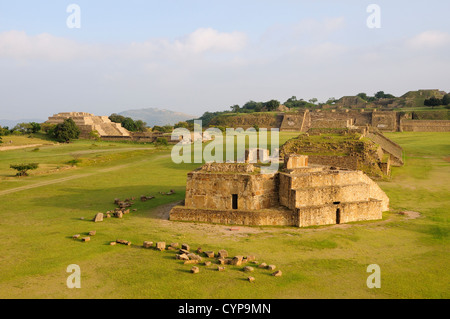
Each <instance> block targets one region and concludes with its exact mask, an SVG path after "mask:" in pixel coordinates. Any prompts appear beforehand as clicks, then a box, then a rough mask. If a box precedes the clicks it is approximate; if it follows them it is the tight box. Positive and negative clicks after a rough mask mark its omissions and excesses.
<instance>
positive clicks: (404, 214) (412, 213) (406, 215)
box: [398, 210, 421, 219]
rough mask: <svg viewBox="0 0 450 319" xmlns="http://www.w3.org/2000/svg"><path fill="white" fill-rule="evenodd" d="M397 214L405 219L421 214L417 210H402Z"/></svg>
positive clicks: (417, 216) (415, 217)
mask: <svg viewBox="0 0 450 319" xmlns="http://www.w3.org/2000/svg"><path fill="white" fill-rule="evenodd" d="M398 214H399V215H402V216H405V217H406V219H417V218H420V216H421V214H420V213H418V212H413V211H409V210H408V211H403V212H400V213H398Z"/></svg>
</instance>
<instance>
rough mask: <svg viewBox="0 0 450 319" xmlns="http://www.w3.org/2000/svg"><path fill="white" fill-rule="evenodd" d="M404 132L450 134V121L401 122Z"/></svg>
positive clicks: (401, 128)
mask: <svg viewBox="0 0 450 319" xmlns="http://www.w3.org/2000/svg"><path fill="white" fill-rule="evenodd" d="M400 130H401V131H403V132H450V121H423V120H401V125H400Z"/></svg>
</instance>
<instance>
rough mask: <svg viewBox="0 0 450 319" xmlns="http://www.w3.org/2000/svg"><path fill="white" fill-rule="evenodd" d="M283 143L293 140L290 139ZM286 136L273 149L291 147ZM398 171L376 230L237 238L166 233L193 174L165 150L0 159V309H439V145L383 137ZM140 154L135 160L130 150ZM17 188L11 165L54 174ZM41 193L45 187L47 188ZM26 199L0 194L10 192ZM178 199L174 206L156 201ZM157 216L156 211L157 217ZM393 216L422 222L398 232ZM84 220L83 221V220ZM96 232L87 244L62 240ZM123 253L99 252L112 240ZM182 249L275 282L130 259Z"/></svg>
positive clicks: (249, 230) (445, 185) (442, 279)
mask: <svg viewBox="0 0 450 319" xmlns="http://www.w3.org/2000/svg"><path fill="white" fill-rule="evenodd" d="M291 135H292V136H291ZM293 136H295V134H290V135H289V136H287V135H285V134H284V133H282V134H281V139H284V140H286V139H287V138H290V137H293ZM389 137H390V138H392V139H393V140H394V141H396V142H397V143H399V144H400V145H401V146H403V147H404V149H405V152H406V157H405V163H406V165H405V166H404V167H401V168H394V170H393V178H392V180H391V181H389V182H383V183H381V186H382V188H383V189H384V190H385V191H386V192H387V194H388V195H389V196H390V198H391V208H392V212H390V213H385V214H384V219H383V221H377V222H364V223H353V224H351V225H342V226H339V227H336V226H333V227H314V228H308V229H298V228H293V227H240V230H239V231H230V230H229V227H227V226H224V225H206V224H199V223H179V222H170V221H167V220H166V219H164V218H161V214H162V213H164V212H165V210H163V209H161V208H160V207H161V205H165V204H169V203H171V202H176V201H179V200H182V199H183V198H184V191H185V183H186V174H187V173H188V172H189V171H190V170H192V169H194V168H196V167H198V166H199V164H181V165H175V164H173V163H172V162H171V160H170V150H164V149H162V150H157V149H154V148H153V147H150V146H148V145H147V146H146V145H142V146H141V145H129V144H120V143H116V144H115V143H95V144H96V145H95V146H94V145H92V144H93V143H92V142H88V141H77V142H76V143H74V144H70V145H59V146H52V147H48V148H47V147H45V148H40V150H39V151H34V152H32V150H30V149H27V150H16V151H7V152H2V153H0V232H1V235H2V236H1V237H2V245H1V246H0V256H1V257H0V267H1V269H2V272H1V273H0V297H1V298H341V297H342V298H449V297H450V291H449V287H450V285H449V284H450V282H449V278H450V276H449V274H448V270H447V269H448V265H449V262H450V257H449V256H450V254H449V253H450V250H449V241H450V239H449V233H450V226H449V217H450V216H449V211H450V201H449V196H448V194H449V188H450V164H449V162H448V161H449V158H448V157H450V148H449V144H450V143H449V141H450V134H449V133H392V134H389ZM136 148H139V149H140V148H142V150H136ZM74 158H77V159H80V158H81V159H82V165H80V167H77V168H73V169H66V170H61V171H54V172H53V171H52V172H50V171H47V173H46V171H45V170H44V171H42V172H41V173H39V174H38V172H36V174H35V175H32V176H30V177H27V178H15V177H12V175H13V171H12V170H11V169H9V164H10V163H13V162H14V163H16V162H34V161H35V162H39V163H40V164H41V165H56V166H60V167H62V166H63V165H66V164H65V163H67V162H68V161H70V160H72V159H74ZM46 183H48V184H46ZM22 186H23V187H31V188H30V189H28V190H22V191H19V192H13V193H8V194H3V195H2V193H1V192H2V191H8V190H12V189H14V188H16V187H22ZM170 189H173V190H175V191H176V194H175V195H173V196H163V195H159V194H158V193H159V192H160V191H163V192H167V191H169V190H170ZM141 195H156V198H155V199H153V200H150V201H147V202H145V203H144V202H140V201H139V200H136V201H135V205H134V206H133V208H137V209H138V212H135V213H132V214H130V215H126V216H125V217H124V219H122V220H119V219H115V218H113V219H107V220H105V221H104V222H103V223H93V222H92V221H90V219H91V218H92V217H94V215H95V214H96V213H97V212H106V211H107V210H110V209H113V208H114V207H115V206H114V204H113V200H114V198H116V197H119V198H122V199H124V198H127V197H133V196H134V197H137V198H139V197H140V196H141ZM158 207H159V208H158ZM400 210H413V211H417V212H420V213H422V218H420V219H414V220H407V219H406V218H405V217H403V216H400V215H397V214H396V212H398V211H400ZM81 217H84V220H82V219H81ZM91 230H96V231H97V235H96V236H95V237H92V240H91V242H88V243H82V242H79V241H74V240H72V239H71V237H72V235H74V234H82V235H86V234H87V232H89V231H91ZM119 238H120V239H125V240H130V241H132V243H133V245H132V246H130V247H128V246H109V245H108V244H109V242H110V241H113V240H115V239H119ZM146 240H148V241H154V242H155V241H166V242H167V243H171V242H178V243H180V244H181V243H188V244H190V245H191V247H193V248H194V249H196V248H197V247H200V246H201V247H202V248H203V249H204V250H209V249H210V250H215V251H217V250H219V249H227V250H228V251H229V253H230V254H231V255H237V254H242V255H247V254H254V255H256V256H257V259H258V261H260V262H266V263H268V264H275V265H276V266H277V269H280V270H282V271H283V276H282V277H279V278H275V277H272V276H270V272H269V271H268V270H260V269H257V270H256V271H255V273H254V274H252V276H254V277H255V278H256V281H255V283H253V284H250V283H248V282H246V281H245V279H246V277H247V276H248V275H247V274H245V273H243V272H242V271H241V268H242V267H232V266H228V267H227V271H226V272H217V271H215V270H214V267H209V268H208V267H205V266H200V273H199V274H196V275H192V274H190V273H189V269H190V268H191V266H188V265H183V264H182V263H181V262H180V261H177V260H175V258H174V253H173V252H170V251H167V252H157V251H155V250H144V249H142V248H140V246H141V245H142V242H143V241H146ZM70 264H78V265H79V266H80V267H81V286H82V288H81V289H68V288H67V287H66V278H67V276H68V275H69V274H68V273H66V268H67V266H68V265H70ZM370 264H378V265H380V267H381V278H382V279H381V280H382V288H381V289H375V290H372V289H368V288H367V286H366V279H367V276H368V275H369V274H368V273H367V272H366V269H367V266H368V265H370Z"/></svg>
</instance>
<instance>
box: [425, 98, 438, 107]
mask: <svg viewBox="0 0 450 319" xmlns="http://www.w3.org/2000/svg"><path fill="white" fill-rule="evenodd" d="M442 104H443V100H441V99H438V98H437V97H434V96H433V97H431V98H429V99H427V100H425V101H424V105H425V106H431V107H435V106H439V105H442Z"/></svg>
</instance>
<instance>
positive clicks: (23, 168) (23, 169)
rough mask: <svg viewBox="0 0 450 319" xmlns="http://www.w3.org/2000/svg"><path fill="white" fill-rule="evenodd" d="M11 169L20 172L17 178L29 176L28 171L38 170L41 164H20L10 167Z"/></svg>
mask: <svg viewBox="0 0 450 319" xmlns="http://www.w3.org/2000/svg"><path fill="white" fill-rule="evenodd" d="M9 167H10V168H12V169H15V170H16V171H17V172H18V173H17V174H16V176H28V171H30V170H34V169H36V168H38V167H39V164H37V163H30V164H18V165H10V166H9Z"/></svg>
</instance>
